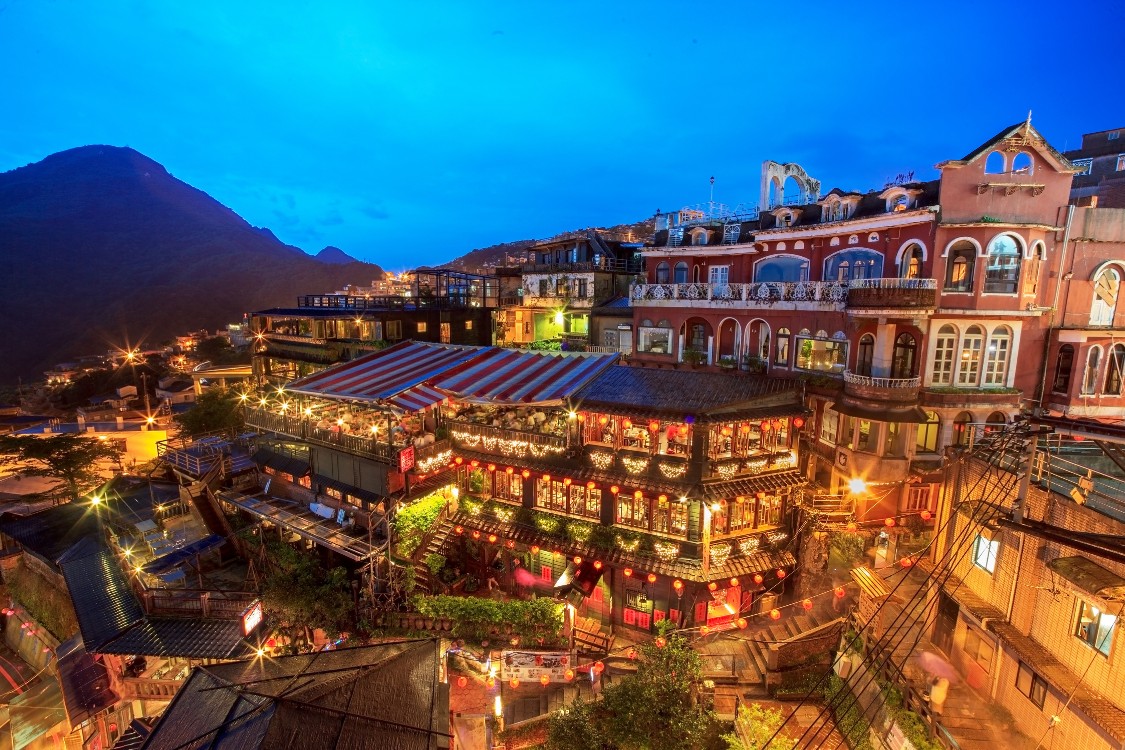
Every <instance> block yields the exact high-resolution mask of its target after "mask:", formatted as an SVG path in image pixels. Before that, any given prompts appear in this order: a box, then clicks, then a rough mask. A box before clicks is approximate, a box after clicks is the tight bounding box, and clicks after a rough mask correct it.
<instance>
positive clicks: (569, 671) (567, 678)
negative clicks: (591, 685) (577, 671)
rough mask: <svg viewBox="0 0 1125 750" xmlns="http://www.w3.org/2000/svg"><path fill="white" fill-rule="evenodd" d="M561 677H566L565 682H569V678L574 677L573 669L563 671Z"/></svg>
mask: <svg viewBox="0 0 1125 750" xmlns="http://www.w3.org/2000/svg"><path fill="white" fill-rule="evenodd" d="M563 677H565V678H566V681H567V682H570V681H571V680H573V679H574V670H573V669H568V670H566V671H565V672H563Z"/></svg>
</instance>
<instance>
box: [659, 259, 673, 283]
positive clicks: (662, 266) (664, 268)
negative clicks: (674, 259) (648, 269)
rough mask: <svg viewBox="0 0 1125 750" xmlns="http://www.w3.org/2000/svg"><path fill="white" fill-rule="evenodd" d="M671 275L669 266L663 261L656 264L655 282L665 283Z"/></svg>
mask: <svg viewBox="0 0 1125 750" xmlns="http://www.w3.org/2000/svg"><path fill="white" fill-rule="evenodd" d="M670 275H671V266H669V265H668V264H667V263H666V262H665V261H660V263H658V264H657V266H656V283H657V284H667V283H668V279H669V277H670Z"/></svg>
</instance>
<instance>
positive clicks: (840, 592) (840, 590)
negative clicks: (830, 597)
mask: <svg viewBox="0 0 1125 750" xmlns="http://www.w3.org/2000/svg"><path fill="white" fill-rule="evenodd" d="M832 593H834V594H835V595H836V598H837V599H843V598H844V594H846V593H847V591H845V590H844V587H843V586H837V587H836V588H835V590H834V591H833V592H832Z"/></svg>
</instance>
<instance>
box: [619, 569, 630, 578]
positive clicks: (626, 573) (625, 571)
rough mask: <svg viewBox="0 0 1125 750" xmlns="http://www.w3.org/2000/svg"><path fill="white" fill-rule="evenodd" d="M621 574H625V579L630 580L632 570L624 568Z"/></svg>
mask: <svg viewBox="0 0 1125 750" xmlns="http://www.w3.org/2000/svg"><path fill="white" fill-rule="evenodd" d="M621 572H622V573H624V574H625V577H626V578H630V577H632V575H633V569H632V568H625V570H623V571H621Z"/></svg>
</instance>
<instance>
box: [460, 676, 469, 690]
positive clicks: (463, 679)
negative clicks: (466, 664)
mask: <svg viewBox="0 0 1125 750" xmlns="http://www.w3.org/2000/svg"><path fill="white" fill-rule="evenodd" d="M468 684H469V680H468V678H467V677H465V676H461V677H458V678H457V687H459V688H463V687H466V686H467V685H468Z"/></svg>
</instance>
